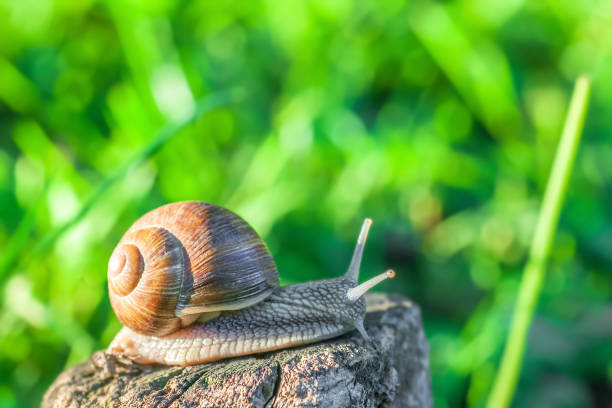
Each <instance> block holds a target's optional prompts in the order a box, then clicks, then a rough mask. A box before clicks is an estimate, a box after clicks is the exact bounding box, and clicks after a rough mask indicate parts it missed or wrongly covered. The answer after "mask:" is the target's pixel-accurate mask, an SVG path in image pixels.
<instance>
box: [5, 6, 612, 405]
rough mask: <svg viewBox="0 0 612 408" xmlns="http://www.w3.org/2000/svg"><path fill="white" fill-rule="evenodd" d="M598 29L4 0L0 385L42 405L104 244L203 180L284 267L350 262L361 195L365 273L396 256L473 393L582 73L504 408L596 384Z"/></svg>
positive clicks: (313, 270)
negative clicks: (558, 199)
mask: <svg viewBox="0 0 612 408" xmlns="http://www.w3.org/2000/svg"><path fill="white" fill-rule="evenodd" d="M610 44H612V6H611V4H610V3H609V2H607V1H587V0H584V1H569V0H562V1H558V2H553V1H548V2H524V1H521V0H510V1H500V0H493V1H486V2H485V1H482V0H463V1H456V2H452V1H448V2H442V3H440V2H433V1H427V0H415V1H412V2H408V3H405V2H401V1H399V0H386V1H376V0H365V1H349V0H336V1H331V0H325V1H322V0H312V1H291V2H272V1H258V0H255V1H250V2H234V1H218V2H206V1H198V0H195V1H191V2H170V1H164V0H153V1H143V0H127V1H123V2H120V1H117V0H103V1H100V2H96V1H93V0H85V1H69V0H39V1H36V2H35V1H32V0H0V248H1V249H0V406H2V407H4V406H7V407H13V406H20V407H21V406H37V405H38V404H39V403H40V399H41V397H42V394H43V393H44V391H45V389H46V387H47V386H48V385H49V384H50V383H51V381H53V379H54V378H55V377H56V376H57V375H58V373H60V372H61V371H62V370H63V369H64V368H65V367H66V366H67V365H71V364H74V363H76V362H79V361H81V360H83V359H85V358H86V357H87V356H88V355H89V354H90V353H91V352H92V351H94V350H96V349H100V348H104V347H106V346H107V345H108V343H109V342H110V340H111V339H112V337H113V336H114V334H115V333H116V332H117V331H118V330H119V327H120V324H119V322H118V321H117V319H116V318H115V317H114V315H113V312H112V310H111V308H110V305H109V301H108V296H107V289H106V263H107V260H108V257H109V254H110V253H111V251H112V249H113V247H114V245H115V244H116V242H117V241H118V240H119V238H120V237H121V235H122V234H123V232H124V231H125V230H126V229H127V228H128V226H129V225H130V224H131V223H132V222H133V221H134V220H135V219H136V218H138V217H139V216H140V215H142V214H143V213H144V212H146V211H147V210H150V209H152V208H154V207H157V206H159V205H162V204H164V203H167V202H172V201H179V200H189V199H195V200H202V201H208V202H213V203H216V204H220V205H223V206H225V207H228V208H230V209H232V210H234V211H236V212H237V213H239V214H240V215H242V216H243V217H244V218H245V219H246V220H248V221H249V222H250V223H251V224H252V225H253V226H254V227H255V228H256V230H257V231H259V232H260V234H261V235H262V236H263V237H264V238H265V240H266V242H267V243H268V244H269V246H270V249H271V250H272V252H273V254H274V256H275V259H276V261H277V264H278V267H279V270H280V273H281V278H282V283H283V284H288V283H292V282H300V281H305V280H310V279H320V278H323V277H332V276H337V275H339V274H340V273H342V272H343V271H344V270H345V268H346V267H347V265H348V261H349V258H350V255H351V252H352V247H353V245H354V241H355V238H356V235H357V232H358V229H359V226H360V223H361V220H362V219H363V218H364V217H366V216H369V217H372V218H373V219H374V220H375V224H374V227H373V230H372V233H371V236H370V239H369V242H368V246H367V250H366V254H365V259H364V265H363V269H362V271H363V273H362V275H363V278H366V277H370V276H372V275H374V274H375V273H378V272H380V271H382V270H383V269H384V268H386V267H394V268H395V269H396V270H397V272H398V277H397V278H396V280H395V281H394V282H393V283H392V284H391V283H388V284H386V286H385V285H383V287H382V288H381V290H387V291H397V292H401V293H403V294H405V295H407V296H410V297H411V298H413V299H414V300H415V301H416V302H418V303H419V304H420V306H421V308H422V311H423V317H424V321H425V325H426V331H427V334H428V338H429V341H430V345H431V368H432V377H433V387H434V393H435V402H436V406H438V407H454V406H481V405H482V404H483V403H484V400H485V398H486V396H487V393H488V391H489V389H490V387H491V381H492V379H493V374H494V370H495V367H496V365H497V362H498V360H499V356H500V353H501V347H502V346H503V343H504V339H505V337H506V334H507V328H508V321H509V317H510V312H511V310H512V306H513V302H514V300H515V295H516V289H517V283H518V280H519V278H520V272H521V270H522V267H523V264H524V262H525V259H526V251H527V248H528V247H529V243H530V239H531V235H532V233H533V227H534V223H535V218H536V216H537V210H538V205H539V201H540V198H541V194H542V190H543V187H544V183H545V182H546V177H547V175H548V172H549V170H550V165H551V161H552V156H553V154H554V151H555V147H556V144H557V141H558V137H559V132H560V129H561V126H562V122H563V117H564V114H565V111H566V109H567V104H568V99H569V95H570V92H571V87H572V83H573V80H574V79H575V77H577V76H578V75H579V74H581V73H587V74H590V75H591V76H592V78H593V95H592V100H591V108H590V112H589V115H588V116H587V122H586V127H585V131H584V136H583V142H582V145H581V148H580V150H579V153H578V157H577V163H576V167H575V171H574V174H573V176H572V180H571V182H570V186H569V191H568V196H567V198H566V204H565V207H564V210H563V213H562V216H561V220H560V225H559V231H558V233H557V237H556V240H555V244H554V248H553V252H552V260H551V263H550V266H549V273H548V276H547V277H546V282H545V287H544V290H543V294H542V298H541V300H540V302H539V305H538V308H537V311H536V318H535V321H534V324H533V326H532V329H531V334H530V337H529V343H528V347H529V348H528V351H527V354H526V356H525V364H524V367H523V373H522V377H521V380H520V382H519V387H518V391H517V395H516V397H515V400H514V406H517V407H518V406H539V407H560V406H567V407H573V406H602V405H603V404H604V402H605V401H606V400H609V399H610V398H612V384H611V381H612V342H611V341H610V340H611V338H612V331H611V328H612V307H611V306H610V304H609V299H610V298H611V296H612V275H611V272H610V271H611V270H612V268H611V267H612V217H611V212H612V194H611V193H610V192H611V191H612V189H611V187H612V185H611V181H610V180H612V160H610V157H612V156H611V155H612V144H610V143H609V131H610V129H612V116H610V115H609V109H610V107H611V106H612V53H611V51H612V49H611V48H610ZM236 89H237V90H239V91H240V94H241V95H242V98H240V99H236V100H232V101H231V102H229V104H228V103H226V104H225V105H224V106H222V107H220V108H218V109H214V110H212V111H210V112H208V113H202V114H199V113H198V112H199V111H198V106H201V104H202V103H204V104H205V103H208V102H210V99H207V98H209V97H210V96H211V95H213V96H214V95H216V93H217V92H220V91H226V90H236ZM606 107H608V108H606ZM607 112H608V113H607ZM155 143H158V144H157V145H155Z"/></svg>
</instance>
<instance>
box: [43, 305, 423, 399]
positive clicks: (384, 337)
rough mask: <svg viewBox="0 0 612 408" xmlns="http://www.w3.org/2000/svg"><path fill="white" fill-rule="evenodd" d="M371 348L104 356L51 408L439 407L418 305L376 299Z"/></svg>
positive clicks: (334, 345)
mask: <svg viewBox="0 0 612 408" xmlns="http://www.w3.org/2000/svg"><path fill="white" fill-rule="evenodd" d="M367 304H368V314H367V317H366V325H365V327H366V330H367V332H368V333H369V335H370V336H371V338H372V341H371V342H367V341H365V340H364V339H363V338H362V337H361V336H360V335H359V333H357V332H351V333H348V334H346V335H344V336H342V337H339V338H336V339H333V340H328V341H326V342H323V343H318V344H312V345H307V346H303V347H296V348H292V349H287V350H281V351H275V352H269V353H264V354H260V355H256V356H249V357H241V358H234V359H230V360H225V361H220V362H216V363H209V364H201V365H195V366H191V367H168V366H153V365H138V364H133V363H131V362H129V361H120V360H118V359H116V358H115V357H114V356H112V355H110V354H107V353H105V352H104V351H99V352H96V353H94V354H93V355H92V356H91V357H90V358H89V360H87V361H86V362H84V363H81V364H78V365H76V366H74V367H71V368H69V369H67V370H66V371H65V372H64V373H62V374H61V375H60V376H59V377H58V378H57V379H56V380H55V382H54V383H53V384H52V385H51V387H50V388H49V390H48V391H47V393H46V394H45V396H44V399H43V403H42V406H43V408H50V407H81V406H88V407H230V406H231V407H379V406H385V407H430V406H432V396H431V385H430V384H431V382H430V374H429V348H428V345H427V341H426V339H425V334H424V331H423V327H422V322H421V314H420V311H419V309H418V307H417V306H415V305H414V304H413V303H411V302H410V301H408V300H406V299H405V298H402V297H398V296H386V295H376V294H373V295H368V298H367Z"/></svg>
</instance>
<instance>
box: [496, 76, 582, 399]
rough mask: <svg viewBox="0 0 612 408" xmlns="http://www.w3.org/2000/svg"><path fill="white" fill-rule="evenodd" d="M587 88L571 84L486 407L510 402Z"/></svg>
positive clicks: (560, 201) (572, 153)
mask: <svg viewBox="0 0 612 408" xmlns="http://www.w3.org/2000/svg"><path fill="white" fill-rule="evenodd" d="M590 87H591V85H590V79H589V78H588V77H586V76H582V77H580V78H578V80H577V81H576V85H575V87H574V92H573V95H572V100H571V102H570V106H569V110H568V113H567V117H566V120H565V126H564V127H563V132H562V134H561V140H560V142H559V147H558V148H557V153H556V156H555V161H554V163H553V166H552V169H551V172H550V176H549V179H548V184H547V186H546V191H545V193H544V199H543V201H542V206H541V208H540V215H539V217H538V222H537V225H536V229H535V233H534V235H533V241H532V243H531V251H530V254H529V260H528V262H527V265H526V266H525V270H524V272H523V278H522V280H521V285H520V289H519V293H518V299H517V303H516V306H515V309H514V316H513V318H512V325H511V327H510V332H509V335H508V340H507V343H506V347H505V349H504V353H503V355H502V360H501V365H500V369H499V371H498V373H497V377H496V379H495V382H494V384H493V388H492V390H491V394H490V395H489V399H488V401H487V407H489V408H503V407H507V406H509V405H510V403H511V402H512V396H513V395H514V390H515V388H516V384H517V381H518V377H519V373H520V369H521V366H522V361H523V355H524V353H525V343H526V339H527V334H528V331H529V326H530V325H531V321H532V319H533V313H534V310H535V307H536V305H537V302H538V298H539V296H540V290H541V288H542V283H543V281H544V274H545V271H546V262H547V260H548V257H549V254H550V249H551V247H552V242H553V238H554V236H555V231H556V228H557V223H558V220H559V214H560V212H561V206H562V204H563V199H564V197H565V193H566V190H567V184H568V181H569V177H570V174H571V170H572V165H573V164H574V158H575V157H576V151H577V149H578V144H579V141H580V135H581V134H582V128H583V125H584V118H585V116H586V111H587V105H588V99H589V94H590Z"/></svg>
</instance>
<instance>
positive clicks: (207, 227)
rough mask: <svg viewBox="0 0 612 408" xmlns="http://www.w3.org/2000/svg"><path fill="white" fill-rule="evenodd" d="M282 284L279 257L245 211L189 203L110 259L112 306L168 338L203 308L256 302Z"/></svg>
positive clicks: (144, 226) (134, 236)
mask: <svg viewBox="0 0 612 408" xmlns="http://www.w3.org/2000/svg"><path fill="white" fill-rule="evenodd" d="M278 286H279V279H278V272H277V269H276V265H275V264H274V259H273V258H272V256H271V254H270V252H269V250H268V248H267V247H266V245H265V243H264V242H263V240H262V239H261V238H260V237H259V236H258V235H257V233H256V232H255V231H254V230H253V229H252V228H251V227H250V226H249V225H248V224H247V223H246V222H245V221H244V220H243V219H242V218H240V217H239V216H238V215H236V214H234V213H232V212H231V211H229V210H226V209H224V208H222V207H218V206H216V205H212V204H207V203H201V202H196V201H185V202H179V203H173V204H168V205H165V206H162V207H159V208H157V209H155V210H153V211H151V212H149V213H147V214H145V215H144V216H142V217H141V218H140V219H139V220H138V221H136V222H135V223H134V224H133V225H132V227H130V229H129V230H128V231H127V232H126V233H125V235H124V236H123V238H122V239H121V241H120V242H119V244H118V245H117V247H116V248H115V250H114V251H113V254H112V255H111V258H110V260H109V263H108V287H109V297H110V301H111V305H112V307H113V309H114V311H115V314H116V315H117V317H118V318H119V320H121V322H122V323H123V324H124V325H126V326H127V327H129V328H131V329H132V330H134V331H136V332H138V333H142V334H147V335H156V336H164V335H166V334H169V333H171V332H174V331H176V330H178V329H180V328H181V327H185V326H187V325H189V324H191V323H192V322H193V321H195V320H196V319H197V318H198V317H199V315H200V314H202V313H205V312H216V311H221V310H234V309H240V308H244V307H248V306H251V305H253V304H255V303H257V302H259V301H261V300H263V299H264V298H266V297H267V296H269V295H270V293H271V292H272V291H273V290H274V289H275V288H277V287H278Z"/></svg>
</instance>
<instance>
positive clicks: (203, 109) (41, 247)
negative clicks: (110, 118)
mask: <svg viewBox="0 0 612 408" xmlns="http://www.w3.org/2000/svg"><path fill="white" fill-rule="evenodd" d="M242 97H243V93H242V92H241V91H240V90H237V89H234V90H229V91H221V92H218V93H214V94H212V95H210V96H207V97H205V98H202V99H201V100H200V101H199V102H198V103H197V104H196V109H195V110H194V112H193V114H192V115H191V116H189V117H188V118H187V119H185V120H183V121H180V122H171V123H168V124H167V125H165V126H164V127H162V128H161V129H160V131H159V132H158V133H157V135H156V136H154V137H153V139H152V140H151V142H149V143H148V144H147V145H146V146H144V147H143V148H142V150H140V151H139V152H137V153H136V154H135V155H134V156H133V157H132V158H131V159H130V160H128V161H127V162H126V163H125V164H124V165H123V166H122V167H121V168H119V169H118V170H117V171H115V172H114V173H112V174H110V175H109V176H108V177H106V178H105V179H104V180H103V181H102V182H101V183H100V184H99V185H98V187H97V188H96V189H95V190H94V191H93V192H92V193H91V194H90V195H89V196H88V197H87V198H86V199H85V202H84V203H83V205H82V206H81V208H80V210H79V211H78V213H76V214H75V216H74V217H72V218H71V219H70V220H68V221H66V222H65V223H64V224H63V225H61V226H59V227H58V228H56V229H55V230H53V231H51V232H50V233H48V234H47V235H46V236H44V237H43V238H41V239H40V240H39V241H38V243H37V244H36V245H35V246H34V248H33V250H32V253H31V254H30V256H28V257H25V260H26V262H29V261H31V260H33V259H35V258H36V256H37V255H40V254H41V253H43V252H44V251H46V250H47V249H49V248H50V247H51V246H53V244H54V243H55V242H56V241H57V240H58V239H59V237H61V236H62V235H63V234H64V233H65V232H66V231H68V230H70V228H72V227H73V226H75V225H76V224H77V223H78V222H79V221H80V220H81V219H83V217H84V216H85V215H86V214H87V213H88V212H89V210H90V209H91V208H92V207H93V206H94V204H95V203H96V202H97V201H98V200H99V198H100V197H101V196H102V195H103V194H104V193H105V192H106V190H108V189H109V187H111V186H112V185H113V184H114V183H115V182H117V181H119V180H121V179H122V178H123V177H124V176H125V175H126V173H127V172H128V171H129V170H130V169H131V168H133V167H134V166H137V165H138V164H140V163H142V162H143V161H145V160H147V159H149V158H150V157H152V156H153V155H154V154H155V153H156V152H157V151H158V150H159V149H161V148H162V147H163V146H164V145H165V144H166V143H167V142H168V141H169V140H170V139H171V138H172V137H173V136H175V135H176V134H177V133H179V132H180V131H181V130H183V129H184V128H186V127H187V126H188V125H189V124H191V123H193V122H194V121H196V120H197V119H199V118H200V117H201V116H202V115H204V114H205V113H207V112H210V111H212V110H214V109H216V108H219V107H221V106H225V105H228V104H230V103H235V102H237V101H238V100H240V99H241V98H242ZM35 212H36V210H35V209H32V210H31V211H28V213H27V214H26V216H24V218H23V219H22V222H21V223H20V225H19V226H18V227H17V232H18V233H17V237H19V239H18V240H16V241H15V243H14V245H13V247H11V250H10V251H5V252H4V253H3V255H2V257H1V258H0V279H2V278H4V275H5V274H6V273H7V271H8V270H10V269H11V268H13V266H14V265H15V263H16V262H17V256H16V254H19V253H20V252H21V251H22V250H23V248H25V246H26V245H27V243H28V240H27V237H29V236H30V234H31V232H32V230H33V228H34V226H35V223H34V222H33V219H32V217H34V214H35Z"/></svg>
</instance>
